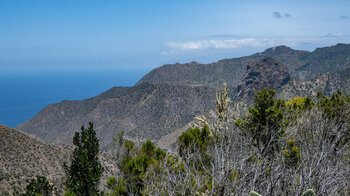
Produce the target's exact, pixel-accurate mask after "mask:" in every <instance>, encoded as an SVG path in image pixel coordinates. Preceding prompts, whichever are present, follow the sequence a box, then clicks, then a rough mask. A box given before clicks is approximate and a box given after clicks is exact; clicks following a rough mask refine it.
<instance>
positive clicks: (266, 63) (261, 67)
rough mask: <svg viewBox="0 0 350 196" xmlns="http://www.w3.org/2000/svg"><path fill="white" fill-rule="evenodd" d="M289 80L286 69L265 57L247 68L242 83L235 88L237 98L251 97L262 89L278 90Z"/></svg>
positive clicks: (281, 64)
mask: <svg viewBox="0 0 350 196" xmlns="http://www.w3.org/2000/svg"><path fill="white" fill-rule="evenodd" d="M289 80H290V75H289V73H288V68H287V67H286V66H285V65H284V64H283V63H281V62H279V61H277V60H275V59H273V58H271V57H266V58H263V59H261V60H259V61H254V62H251V63H250V64H249V65H248V66H247V70H246V73H245V74H244V76H243V83H242V84H241V85H239V86H238V87H237V92H238V96H243V95H247V96H252V95H254V94H255V93H256V92H258V91H260V90H261V89H263V88H267V89H279V88H280V87H281V86H283V85H285V84H287V83H288V82H289Z"/></svg>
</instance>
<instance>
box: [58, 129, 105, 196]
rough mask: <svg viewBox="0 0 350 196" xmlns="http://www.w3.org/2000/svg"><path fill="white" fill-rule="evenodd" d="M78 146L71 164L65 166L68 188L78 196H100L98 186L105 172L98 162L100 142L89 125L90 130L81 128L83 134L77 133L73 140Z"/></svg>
mask: <svg viewBox="0 0 350 196" xmlns="http://www.w3.org/2000/svg"><path fill="white" fill-rule="evenodd" d="M73 144H74V145H75V146H76V148H75V149H74V152H73V157H72V161H71V164H70V165H69V166H68V165H67V163H65V164H64V169H65V172H66V175H67V180H66V183H65V185H66V187H67V189H68V190H69V192H71V193H74V194H75V195H77V196H85V195H98V194H99V190H98V185H99V182H100V177H101V175H102V172H103V168H102V166H101V163H100V162H99V160H98V156H97V155H98V152H99V140H98V139H97V137H96V132H95V131H94V129H93V124H92V123H91V122H90V123H89V128H87V129H85V128H84V126H82V127H81V133H78V132H76V133H75V135H74V138H73Z"/></svg>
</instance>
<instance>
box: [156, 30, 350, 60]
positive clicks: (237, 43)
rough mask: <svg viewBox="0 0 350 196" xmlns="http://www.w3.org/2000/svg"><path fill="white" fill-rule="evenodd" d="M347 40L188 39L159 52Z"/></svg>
mask: <svg viewBox="0 0 350 196" xmlns="http://www.w3.org/2000/svg"><path fill="white" fill-rule="evenodd" d="M329 35H332V36H337V37H340V36H342V35H343V33H333V34H329ZM341 41H343V42H344V43H346V42H349V39H347V40H338V39H325V36H323V37H321V38H244V39H226V40H202V41H189V42H168V43H166V44H165V45H166V46H167V47H168V49H169V50H167V51H163V52H161V54H162V55H166V56H167V55H174V54H179V53H186V52H195V51H202V50H210V49H211V50H217V49H222V50H229V49H241V48H258V49H263V48H268V47H273V46H279V45H286V46H289V47H298V46H300V45H303V44H304V45H305V44H313V45H324V44H328V45H331V44H336V43H338V42H341Z"/></svg>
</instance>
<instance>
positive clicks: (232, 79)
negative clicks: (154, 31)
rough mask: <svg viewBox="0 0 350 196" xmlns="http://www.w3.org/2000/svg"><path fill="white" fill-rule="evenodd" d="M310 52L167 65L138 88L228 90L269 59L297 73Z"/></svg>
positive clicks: (279, 50)
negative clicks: (147, 85) (257, 63)
mask: <svg viewBox="0 0 350 196" xmlns="http://www.w3.org/2000/svg"><path fill="white" fill-rule="evenodd" d="M307 54H309V52H306V51H302V50H293V49H291V48H289V47H287V46H278V47H273V48H270V49H267V50H265V51H264V52H261V53H256V54H254V55H251V56H246V57H240V58H232V59H224V60H220V61H218V62H215V63H211V64H200V63H197V62H191V63H186V64H179V63H177V64H168V65H164V66H161V67H159V68H156V69H154V70H152V71H151V72H150V73H148V74H146V75H145V76H144V77H143V78H141V80H140V81H139V82H138V83H137V84H141V83H144V82H148V83H152V84H171V85H193V86H199V85H203V86H211V87H216V88H218V87H220V86H221V85H222V84H223V82H226V83H227V84H228V85H229V86H237V85H238V84H240V83H241V81H242V79H243V78H242V76H243V74H244V73H245V71H246V67H247V65H248V64H250V63H251V62H253V61H256V60H260V59H263V58H265V57H267V56H269V57H272V58H274V59H276V60H279V61H281V62H282V63H284V64H285V65H286V66H287V67H288V69H290V70H294V69H296V68H299V66H301V62H299V60H298V59H299V58H301V57H302V56H304V55H307Z"/></svg>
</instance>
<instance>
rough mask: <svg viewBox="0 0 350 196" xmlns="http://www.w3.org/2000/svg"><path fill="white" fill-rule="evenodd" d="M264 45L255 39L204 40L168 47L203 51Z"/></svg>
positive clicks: (168, 44)
mask: <svg viewBox="0 0 350 196" xmlns="http://www.w3.org/2000/svg"><path fill="white" fill-rule="evenodd" d="M263 45H264V43H263V42H262V41H261V40H257V39H255V38H244V39H229V40H202V41H190V42H169V43H166V46H168V47H169V48H172V49H175V50H203V49H210V48H214V49H232V48H240V47H244V46H250V47H259V46H263Z"/></svg>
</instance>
